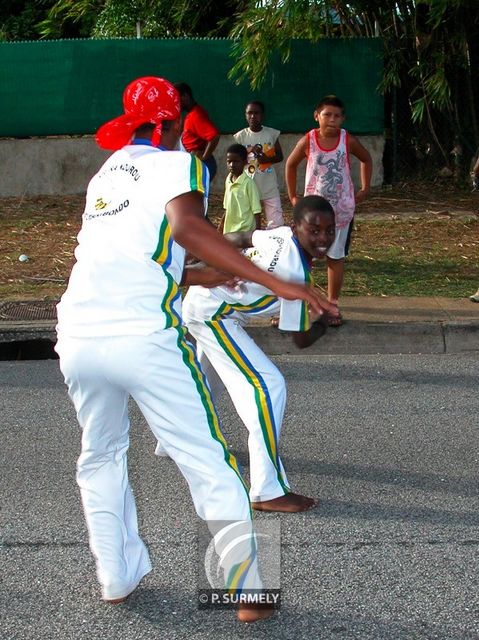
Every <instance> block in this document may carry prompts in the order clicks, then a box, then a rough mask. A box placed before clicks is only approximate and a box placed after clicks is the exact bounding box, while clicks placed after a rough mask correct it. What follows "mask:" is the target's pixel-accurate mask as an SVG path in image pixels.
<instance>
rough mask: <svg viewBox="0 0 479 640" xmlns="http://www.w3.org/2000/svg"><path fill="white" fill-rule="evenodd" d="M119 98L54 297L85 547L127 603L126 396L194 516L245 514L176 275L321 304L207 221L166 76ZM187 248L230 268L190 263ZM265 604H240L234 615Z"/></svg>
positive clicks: (234, 579)
mask: <svg viewBox="0 0 479 640" xmlns="http://www.w3.org/2000/svg"><path fill="white" fill-rule="evenodd" d="M123 105H124V111H125V113H124V115H122V116H120V117H118V118H115V119H114V120H112V121H110V122H108V123H106V124H105V125H103V126H102V127H101V128H100V129H99V131H98V133H97V142H98V144H99V145H100V146H101V147H102V148H105V149H110V150H114V151H115V153H113V154H112V155H111V156H110V158H109V159H108V160H107V161H106V162H105V164H104V165H103V166H102V167H101V169H100V170H99V172H98V173H97V174H96V175H95V176H94V177H93V178H92V180H91V182H90V184H89V186H88V193H87V198H86V206H85V211H84V214H83V221H82V228H81V231H80V233H79V235H78V246H77V248H76V250H75V257H76V264H75V265H74V267H73V270H72V273H71V276H70V280H69V284H68V288H67V291H66V292H65V294H64V295H63V297H62V300H61V302H60V304H59V305H58V326H57V331H58V343H57V347H56V349H57V351H58V353H59V356H60V368H61V371H62V373H63V375H64V377H65V382H66V384H67V386H68V392H69V395H70V397H71V399H72V401H73V403H74V405H75V409H76V412H77V417H78V421H79V424H80V427H81V429H82V444H81V454H80V457H79V459H78V464H77V481H78V484H79V486H80V491H81V497H82V502H83V507H84V512H85V517H86V521H87V525H88V531H89V538H90V547H91V549H92V552H93V554H94V556H95V560H96V566H97V575H98V579H99V582H100V584H101V588H102V597H103V599H104V600H105V601H107V602H111V603H119V602H123V601H124V600H125V599H126V598H127V596H128V595H129V594H130V593H131V592H132V591H133V590H134V589H135V588H136V587H137V585H138V584H139V582H140V580H141V579H142V577H143V576H145V574H147V573H148V572H149V571H150V569H151V565H150V559H149V554H148V551H147V548H146V546H145V544H144V542H143V541H142V539H141V537H140V535H139V532H138V523H137V515H136V507H135V500H134V497H133V494H132V491H131V488H130V484H129V480H128V473H127V451H128V445H129V434H128V432H129V419H128V398H129V396H131V397H132V398H133V399H134V400H135V401H136V402H137V404H138V406H139V407H140V409H141V411H142V413H143V415H144V416H145V418H146V420H147V421H148V424H149V426H150V428H151V430H152V431H153V433H154V435H155V436H156V437H157V438H158V439H160V440H161V441H162V442H163V443H164V446H165V448H166V450H167V451H168V454H169V455H170V456H171V457H172V458H173V460H174V461H175V462H176V464H177V465H178V467H179V469H180V471H181V472H182V473H183V475H184V476H185V478H186V480H187V482H188V485H189V487H190V491H191V494H192V498H193V501H194V504H195V508H196V511H197V513H198V515H199V516H200V517H201V518H203V519H205V520H207V521H220V520H222V521H223V520H228V521H245V522H248V521H251V510H250V503H249V500H248V496H247V492H246V490H245V488H244V485H243V482H242V480H241V477H240V474H239V471H238V467H237V463H236V460H235V458H234V457H233V456H232V455H230V454H229V452H228V449H227V447H226V445H225V441H224V438H223V436H222V434H221V431H220V427H219V423H218V418H217V416H216V413H215V410H214V407H213V403H212V400H211V396H210V393H209V390H208V388H207V384H206V381H205V378H204V376H203V374H202V372H201V369H200V367H199V366H198V362H197V360H196V356H195V352H194V350H193V348H192V346H191V345H190V344H189V343H188V342H187V341H186V339H185V334H186V329H185V327H184V325H183V323H182V318H181V295H180V289H179V285H180V284H182V283H186V284H194V283H196V284H198V283H201V282H202V281H203V284H206V285H210V286H211V285H214V284H219V283H221V282H226V281H227V280H228V277H226V276H225V273H228V274H236V275H237V276H239V277H241V278H243V279H248V280H253V281H257V282H259V283H261V284H263V285H264V286H266V287H269V288H270V289H271V290H273V291H275V293H276V294H277V295H279V296H282V297H284V298H291V299H295V298H301V299H303V300H305V301H307V302H308V303H309V304H310V305H311V306H312V308H314V309H315V310H316V311H317V312H319V311H320V309H321V306H322V305H323V304H324V307H325V308H326V309H327V308H329V305H328V303H327V302H326V301H324V302H323V300H322V299H321V298H320V297H319V296H318V295H317V293H316V292H315V291H313V290H311V289H308V288H307V287H301V286H299V285H296V284H290V283H285V282H282V281H280V280H279V279H276V278H275V277H274V276H273V275H271V274H269V273H266V272H264V271H261V270H260V269H258V268H257V267H255V266H254V265H253V264H252V263H251V262H250V261H249V260H247V259H246V258H244V257H243V256H240V255H239V254H238V252H237V251H236V249H235V248H234V247H232V246H231V244H229V243H228V242H227V241H226V240H224V239H223V238H222V236H221V235H220V234H218V233H217V232H216V230H215V229H214V228H213V227H212V226H211V225H210V224H208V223H207V222H206V221H205V219H204V216H205V196H206V195H207V186H206V185H207V184H208V175H207V172H206V170H205V167H204V165H203V164H202V163H201V162H200V161H199V160H198V159H197V158H195V157H194V156H191V155H189V154H187V153H184V152H180V151H171V149H174V148H175V145H176V144H177V141H178V137H179V134H180V102H179V96H178V93H177V91H176V90H175V89H174V87H173V86H172V85H171V84H170V83H169V82H167V81H166V80H164V79H161V78H155V77H146V78H140V79H138V80H135V81H133V82H132V83H130V84H129V85H128V86H127V88H126V89H125V92H124V95H123ZM185 249H186V250H188V251H189V252H191V253H193V254H194V255H196V256H199V257H200V258H201V259H202V260H203V261H204V262H206V263H209V264H210V265H212V266H213V267H216V268H217V269H221V270H222V271H223V272H225V273H219V272H218V271H216V270H215V269H211V268H209V269H205V270H204V271H203V272H202V271H201V270H195V271H191V272H190V271H184V259H185ZM220 537H221V536H218V539H219V538H220ZM250 548H251V545H250ZM243 560H244V558H243ZM253 564H254V561H253V560H251V562H250V561H249V559H248V558H246V560H245V561H244V562H242V563H239V564H238V566H237V567H235V566H233V567H231V566H230V567H225V571H226V570H229V571H228V575H229V581H227V583H226V586H227V587H228V588H234V587H235V586H236V585H244V584H247V583H248V580H246V582H245V579H244V578H245V576H246V574H248V575H250V574H251V572H250V568H251V567H252V566H253ZM252 581H253V582H254V578H253V579H252ZM250 583H251V581H250ZM271 613H272V610H271V608H269V609H268V608H266V609H261V608H260V607H258V606H255V605H245V606H244V607H243V608H242V609H240V610H239V611H238V618H239V619H240V620H242V621H248V622H252V621H254V620H257V619H260V618H264V617H268V616H269V615H271Z"/></svg>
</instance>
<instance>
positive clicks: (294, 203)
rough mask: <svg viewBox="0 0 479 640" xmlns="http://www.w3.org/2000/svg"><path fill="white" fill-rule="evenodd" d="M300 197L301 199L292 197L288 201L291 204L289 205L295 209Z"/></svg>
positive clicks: (296, 196)
mask: <svg viewBox="0 0 479 640" xmlns="http://www.w3.org/2000/svg"><path fill="white" fill-rule="evenodd" d="M300 197H301V196H298V195H294V196H292V197H291V198H290V199H289V201H290V202H291V204H292V205H293V207H295V206H296V204H297V202H298V200H299V199H300Z"/></svg>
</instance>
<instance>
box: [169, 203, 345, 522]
mask: <svg viewBox="0 0 479 640" xmlns="http://www.w3.org/2000/svg"><path fill="white" fill-rule="evenodd" d="M334 236H335V224H334V212H333V209H332V207H331V205H330V204H329V202H328V201H327V200H325V199H324V198H322V197H319V196H307V197H305V198H303V199H301V200H300V201H299V202H298V204H297V205H296V206H295V207H294V223H293V225H292V228H291V229H290V228H289V227H279V228H277V229H273V230H265V231H260V230H258V231H249V232H245V233H230V234H226V235H225V237H226V238H228V239H229V240H230V241H231V242H232V243H234V244H235V245H236V246H237V247H239V248H243V249H245V248H246V247H251V248H250V249H247V250H246V251H245V254H246V256H247V257H248V258H249V259H250V260H251V261H252V263H253V264H255V265H256V266H258V267H259V268H260V269H262V270H264V271H265V272H266V273H271V274H274V275H276V276H278V277H280V278H283V279H285V280H289V281H291V282H297V283H309V282H310V281H311V276H310V266H311V261H312V259H315V258H324V256H325V255H326V252H327V250H328V249H329V247H330V246H331V243H332V242H333V240H334ZM278 315H279V328H280V329H283V330H285V331H292V332H293V339H294V341H295V343H296V344H297V345H298V346H299V347H307V346H309V345H310V344H312V343H313V342H314V341H315V340H317V339H318V338H319V337H320V336H321V335H322V334H323V333H324V330H325V326H326V325H325V324H324V323H323V322H321V318H318V317H317V316H316V318H314V317H313V318H311V317H310V314H309V313H308V309H307V305H306V303H305V302H304V301H301V300H293V301H291V300H285V299H284V298H282V297H281V296H277V295H276V294H275V293H273V292H272V291H271V290H270V289H269V288H268V287H265V286H264V285H263V284H259V283H255V282H245V283H243V284H241V285H240V286H237V287H236V288H235V289H232V288H230V287H227V286H219V287H214V288H210V289H206V288H204V287H201V286H193V287H190V288H189V290H188V292H187V294H186V297H185V300H184V302H183V318H184V320H185V322H186V324H187V327H188V329H189V331H190V333H191V335H192V336H193V337H194V338H195V339H196V344H197V353H198V359H199V361H200V363H201V366H202V369H203V371H204V372H205V373H206V375H207V377H208V380H209V383H210V387H211V390H212V395H213V398H214V397H215V395H216V393H217V391H218V388H219V387H218V382H219V380H221V381H222V382H223V384H224V385H225V387H226V389H227V390H228V393H229V394H230V396H231V399H232V401H233V404H234V405H235V408H236V410H237V412H238V414H239V416H240V417H241V419H242V420H243V422H244V424H245V426H246V428H247V429H248V431H249V437H248V448H249V461H250V481H251V488H250V500H251V502H252V506H253V508H254V509H258V510H262V511H285V512H297V511H306V510H307V509H310V508H311V507H313V506H314V505H315V500H313V499H312V498H308V497H306V496H302V495H298V494H296V493H293V492H292V491H291V490H290V487H289V483H288V480H287V478H286V473H285V470H284V468H283V465H282V463H281V458H280V455H279V436H280V430H281V423H282V421H283V413H284V407H285V402H286V385H285V382H284V378H283V376H282V375H281V373H280V372H279V371H278V369H277V368H276V366H275V365H274V364H273V363H272V362H271V360H270V359H269V358H268V357H267V356H266V355H265V354H264V353H263V352H262V351H261V349H260V348H259V347H258V346H257V345H256V343H255V342H254V341H253V340H252V338H250V336H249V335H248V334H247V333H246V331H245V329H244V328H243V327H244V326H245V325H246V324H247V323H248V321H249V319H250V318H257V317H259V316H266V317H273V316H278ZM162 444H163V443H161V442H160V443H159V445H158V447H157V453H159V454H160V455H161V448H162Z"/></svg>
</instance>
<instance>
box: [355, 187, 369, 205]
mask: <svg viewBox="0 0 479 640" xmlns="http://www.w3.org/2000/svg"><path fill="white" fill-rule="evenodd" d="M368 195H369V191H368V190H367V189H360V190H359V191H358V192H357V193H356V195H355V197H354V198H355V201H356V204H359V203H360V202H364V201H365V200H366V198H367V197H368Z"/></svg>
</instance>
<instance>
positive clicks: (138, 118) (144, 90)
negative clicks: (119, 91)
mask: <svg viewBox="0 0 479 640" xmlns="http://www.w3.org/2000/svg"><path fill="white" fill-rule="evenodd" d="M123 109H124V111H125V113H124V115H122V116H119V117H118V118H114V119H113V120H110V121H109V122H106V123H105V124H104V125H102V126H101V127H100V128H99V129H98V131H97V134H96V141H97V144H98V146H99V147H101V148H102V149H110V150H111V151H117V150H118V149H121V148H122V147H124V146H125V145H126V144H128V143H129V142H130V140H131V138H132V136H133V133H134V131H135V130H136V129H137V128H138V127H139V126H140V125H142V124H146V123H148V122H150V123H152V124H154V125H156V127H155V130H154V132H153V136H152V139H151V141H152V144H153V145H155V146H156V145H158V144H159V143H160V138H161V123H162V122H163V120H176V119H177V118H179V116H180V113H181V108H180V96H179V93H178V91H177V90H176V89H175V87H174V86H173V85H172V84H171V83H170V82H168V80H165V79H164V78H156V77H154V76H147V77H145V78H138V79H137V80H133V82H130V84H129V85H128V86H127V87H126V89H125V91H124V92H123Z"/></svg>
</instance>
